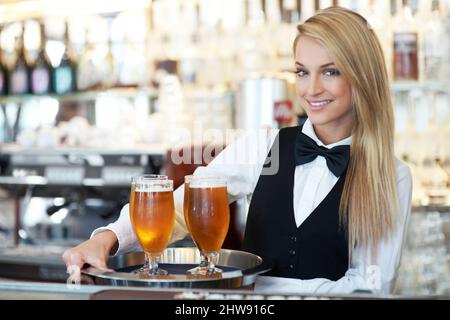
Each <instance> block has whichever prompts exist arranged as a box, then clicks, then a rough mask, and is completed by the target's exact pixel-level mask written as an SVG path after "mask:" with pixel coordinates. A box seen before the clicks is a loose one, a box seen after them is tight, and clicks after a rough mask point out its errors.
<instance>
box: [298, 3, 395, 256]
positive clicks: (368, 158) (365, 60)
mask: <svg viewBox="0 0 450 320" xmlns="http://www.w3.org/2000/svg"><path fill="white" fill-rule="evenodd" d="M301 36H309V37H312V38H314V39H316V40H317V41H319V43H321V44H322V45H323V46H324V47H325V48H327V50H328V53H329V54H330V56H331V57H332V59H333V62H334V63H335V64H336V66H337V68H338V70H339V71H340V72H341V74H342V75H343V76H344V77H345V79H346V80H348V81H349V83H350V85H351V88H352V103H353V114H354V120H355V121H354V126H353V129H352V144H351V151H350V161H349V164H348V169H347V176H346V180H345V185H344V190H343V193H342V196H341V203H340V208H339V215H340V221H341V226H345V225H346V226H347V227H348V229H347V230H348V240H349V242H348V244H349V258H351V256H352V255H353V250H354V248H355V247H356V246H362V248H364V249H368V248H370V252H371V253H372V254H371V258H372V259H375V258H376V256H377V245H378V242H379V241H381V240H383V239H387V237H389V235H390V233H391V231H392V230H393V229H394V227H395V223H396V215H397V213H398V198H397V183H396V170H395V155H394V141H393V140H394V138H393V137H394V112H393V107H392V100H391V96H390V89H389V77H388V73H387V69H386V64H385V59H384V55H383V50H382V48H381V45H380V43H379V41H378V38H377V36H376V35H375V32H374V31H373V30H372V29H371V28H370V26H369V24H368V23H367V21H366V20H365V19H364V18H363V17H362V16H360V15H359V14H357V13H355V12H353V11H350V10H347V9H344V8H340V7H330V8H327V9H325V10H322V11H319V12H318V13H317V14H316V15H314V16H313V17H311V18H309V19H308V20H307V21H306V22H305V23H303V24H301V25H299V26H298V35H297V37H296V39H295V41H294V51H295V48H296V45H297V42H298V39H299V38H300V37H301Z"/></svg>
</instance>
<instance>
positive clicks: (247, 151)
mask: <svg viewBox="0 0 450 320" xmlns="http://www.w3.org/2000/svg"><path fill="white" fill-rule="evenodd" d="M276 134H277V131H270V130H266V129H261V130H257V131H254V132H247V133H246V134H245V135H243V136H242V137H240V138H238V139H237V140H236V141H235V142H234V143H232V144H230V145H229V146H228V147H226V148H225V149H224V150H223V151H222V152H221V153H219V155H218V156H217V157H215V158H214V160H212V161H211V163H210V164H209V165H208V166H206V167H199V168H197V170H196V171H195V173H194V174H195V175H219V176H221V177H225V178H227V182H228V183H227V190H228V196H229V199H228V201H229V203H231V202H234V201H236V200H237V199H240V198H242V197H244V196H248V195H250V194H251V193H252V192H253V189H254V188H255V185H256V183H257V181H258V177H259V174H260V172H261V169H262V166H263V164H264V161H265V159H266V156H267V151H268V150H269V149H270V146H271V145H272V143H273V141H274V139H275V137H276ZM183 198H184V185H182V186H180V187H179V188H178V189H177V190H175V191H174V201H175V211H176V216H175V227H174V231H173V233H172V237H171V240H170V242H171V243H172V242H175V241H177V240H180V239H183V238H184V237H185V236H186V234H187V233H188V231H187V228H186V224H185V221H184V214H183ZM106 230H110V231H112V232H113V233H114V234H115V235H116V237H117V244H116V246H115V247H116V248H117V250H116V251H115V252H112V253H111V254H113V255H114V256H115V255H121V254H125V253H128V252H134V251H139V250H142V249H141V247H140V245H139V242H138V240H137V238H136V235H135V234H134V232H133V229H132V226H131V221H130V214H129V205H128V204H127V205H125V206H124V207H123V208H122V210H121V212H120V217H119V219H118V220H117V221H115V222H113V223H110V224H109V225H107V226H106V227H101V228H98V229H96V230H94V232H93V233H92V235H91V238H92V237H94V236H95V235H96V234H98V233H100V232H103V231H106Z"/></svg>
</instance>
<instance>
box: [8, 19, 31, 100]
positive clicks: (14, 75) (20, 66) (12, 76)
mask: <svg viewBox="0 0 450 320" xmlns="http://www.w3.org/2000/svg"><path fill="white" fill-rule="evenodd" d="M24 35H25V25H24V24H22V33H21V35H20V36H19V37H17V38H16V60H15V62H14V64H13V66H12V68H11V70H10V72H9V80H8V85H9V88H8V92H9V94H12V95H21V94H27V93H30V84H29V74H30V68H29V65H28V61H27V58H26V55H25V45H24Z"/></svg>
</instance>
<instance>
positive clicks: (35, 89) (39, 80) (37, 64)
mask: <svg viewBox="0 0 450 320" xmlns="http://www.w3.org/2000/svg"><path fill="white" fill-rule="evenodd" d="M39 28H40V46H39V51H38V56H37V58H36V60H35V61H34V64H33V65H32V67H31V71H30V86H31V87H30V89H31V93H32V94H50V93H51V91H52V83H51V74H52V65H51V63H50V60H49V58H48V55H47V51H46V49H45V44H46V42H47V37H46V34H45V25H44V23H43V22H40V23H39Z"/></svg>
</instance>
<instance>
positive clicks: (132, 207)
mask: <svg viewBox="0 0 450 320" xmlns="http://www.w3.org/2000/svg"><path fill="white" fill-rule="evenodd" d="M135 191H136V183H135V182H134V181H133V182H131V191H130V208H129V212H130V221H131V226H132V227H133V228H134V193H135Z"/></svg>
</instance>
